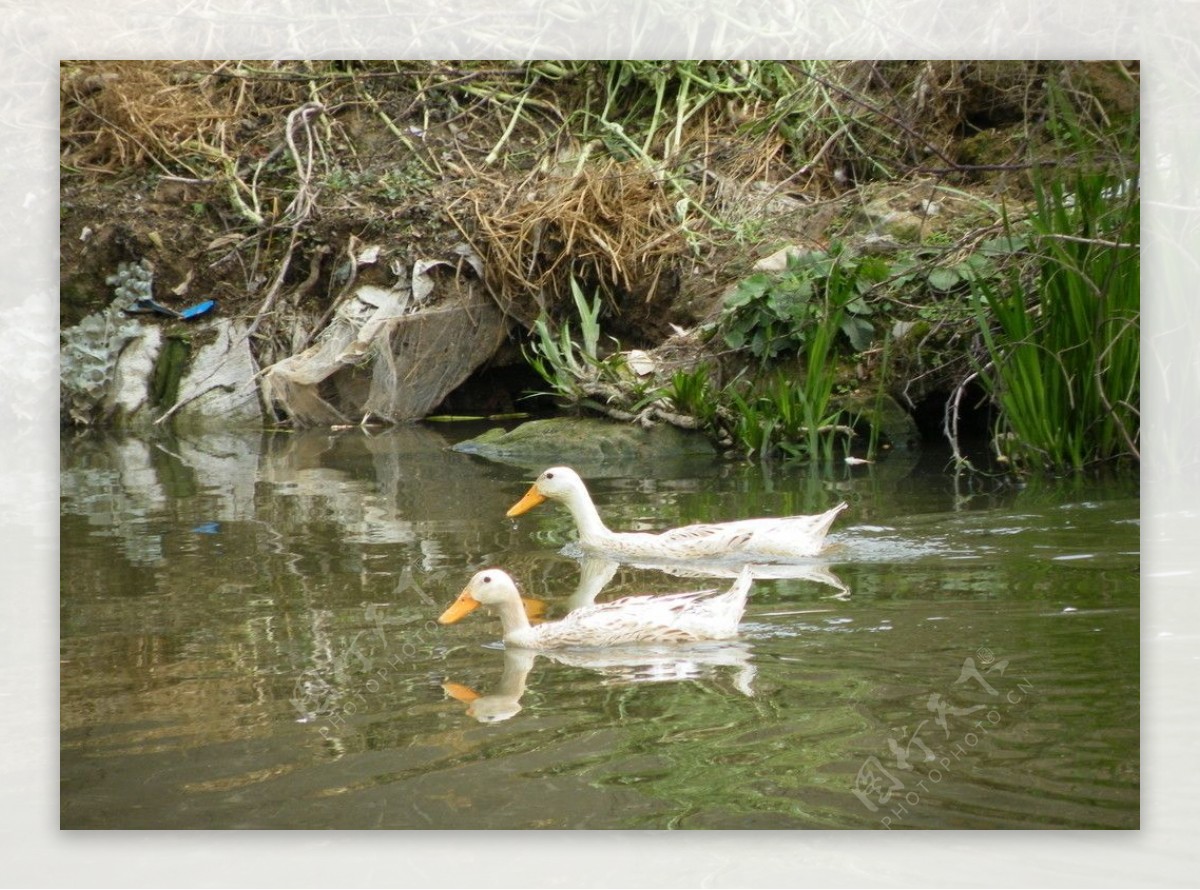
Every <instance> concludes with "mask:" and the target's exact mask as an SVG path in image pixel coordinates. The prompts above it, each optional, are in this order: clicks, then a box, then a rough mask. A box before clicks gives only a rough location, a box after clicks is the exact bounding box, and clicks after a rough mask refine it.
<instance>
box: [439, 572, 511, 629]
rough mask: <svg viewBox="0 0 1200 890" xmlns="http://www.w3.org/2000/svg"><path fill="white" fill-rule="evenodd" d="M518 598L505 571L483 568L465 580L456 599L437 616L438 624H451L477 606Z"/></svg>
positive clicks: (496, 603) (491, 604)
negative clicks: (465, 583) (464, 584)
mask: <svg viewBox="0 0 1200 890" xmlns="http://www.w3.org/2000/svg"><path fill="white" fill-rule="evenodd" d="M520 599H521V595H520V594H519V593H518V592H517V585H516V584H515V583H514V582H513V579H512V578H510V577H509V576H508V573H507V572H502V571H501V570H500V569H484V570H483V571H482V572H476V573H475V575H474V576H473V577H472V578H471V580H470V581H469V582H467V586H466V587H465V588H463V592H462V593H460V594H459V595H458V599H456V600H455V601H454V602H453V603H452V604H451V606H450V608H448V609H447V610H446V611H445V612H443V613H442V614H441V615H440V616H439V617H438V624H453V623H454V622H456V621H459V620H461V619H462V618H464V617H466V616H467V615H469V614H470V613H471V612H472V611H473V610H474V609H475V608H477V607H478V606H496V605H499V604H501V603H505V602H520Z"/></svg>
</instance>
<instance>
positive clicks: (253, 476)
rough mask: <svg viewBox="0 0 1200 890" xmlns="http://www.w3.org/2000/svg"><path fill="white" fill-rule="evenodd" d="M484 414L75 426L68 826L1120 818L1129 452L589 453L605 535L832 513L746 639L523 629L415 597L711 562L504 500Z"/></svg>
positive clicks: (1134, 525) (64, 582) (70, 459)
mask: <svg viewBox="0 0 1200 890" xmlns="http://www.w3.org/2000/svg"><path fill="white" fill-rule="evenodd" d="M478 431H479V430H478V428H473V427H468V426H465V425H456V426H445V427H434V426H432V425H431V426H412V427H405V428H399V429H393V430H388V431H374V432H365V431H363V430H360V429H353V430H346V431H341V432H325V431H323V432H309V433H297V434H288V433H278V434H266V435H261V436H260V435H258V434H255V435H253V436H249V437H247V436H237V435H212V436H207V437H204V438H198V439H193V440H174V439H162V440H156V441H144V440H139V439H129V438H112V437H105V436H99V435H91V436H84V437H80V438H66V439H64V442H63V445H62V455H61V605H60V609H61V723H60V725H61V773H60V782H61V784H60V790H61V810H60V812H61V825H62V827H64V828H507V829H512V828H635V829H636V828H679V829H699V828H768V829H791V828H872V829H885V828H890V829H910V828H1136V827H1138V824H1139V751H1140V738H1139V711H1140V708H1139V704H1140V700H1139V648H1138V631H1139V579H1138V572H1139V562H1140V558H1139V491H1138V486H1137V479H1136V477H1135V476H1129V477H1118V478H1107V479H1103V480H1097V479H1093V478H1089V479H1079V478H1076V479H1066V480H1040V481H1037V482H1035V483H1030V484H1029V485H1027V486H1025V487H1023V488H1020V489H1018V488H1014V487H1011V486H1004V485H1000V484H999V483H993V482H983V481H980V480H978V479H976V480H971V479H966V478H957V479H956V478H955V477H954V476H953V475H952V474H950V473H948V472H947V471H946V455H945V454H941V453H938V452H930V451H926V452H923V453H921V454H920V455H915V454H902V453H893V454H890V455H888V456H887V457H886V459H883V460H881V461H879V462H877V463H875V464H872V465H864V466H855V467H848V466H839V467H838V468H836V469H834V470H830V471H827V472H824V473H821V472H814V471H813V470H811V469H809V468H806V467H804V466H789V465H774V466H766V467H764V466H762V465H759V464H757V463H743V462H740V461H729V460H722V459H717V458H702V459H696V458H691V459H688V460H680V461H671V460H650V459H647V460H646V461H644V462H631V463H625V464H620V465H612V464H610V465H606V466H596V467H578V469H580V471H581V473H582V474H583V475H584V476H585V478H587V479H588V480H589V483H590V487H591V490H592V494H593V497H594V498H595V500H596V503H597V505H598V507H599V509H600V512H601V514H602V515H603V516H604V517H605V518H606V519H607V520H608V522H609V524H610V526H612V527H613V528H616V529H622V530H628V529H634V528H645V529H655V528H666V527H671V526H676V525H682V524H686V523H689V522H697V521H713V520H724V519H736V518H745V517H749V516H765V515H786V514H790V513H813V512H819V511H822V510H824V509H827V508H828V507H830V506H832V505H833V504H835V503H837V502H838V501H839V500H846V501H847V502H849V504H850V509H849V510H848V511H846V513H844V514H843V515H842V517H841V518H840V519H839V520H838V522H837V524H836V525H835V527H834V531H833V533H832V535H831V537H830V547H829V549H828V551H827V553H826V554H825V555H823V556H822V558H821V559H819V560H814V561H813V562H812V564H810V565H806V566H803V567H801V568H800V570H797V571H794V572H792V573H791V576H790V577H764V578H759V579H757V580H756V581H755V584H754V587H753V589H752V591H751V595H750V601H749V605H748V608H747V611H746V615H745V617H744V619H743V624H742V633H741V636H740V638H739V639H738V640H736V641H731V642H727V643H719V644H718V643H712V644H705V645H693V646H684V647H674V648H672V647H642V648H641V649H632V650H631V649H623V650H619V651H611V652H601V653H582V652H570V653H563V654H557V655H553V656H549V655H536V656H534V655H531V654H526V653H521V652H514V651H508V652H506V651H505V650H504V648H503V647H502V645H501V644H500V643H499V642H498V640H499V636H500V632H499V631H500V629H499V622H498V620H497V619H496V618H495V617H494V616H492V615H489V614H487V613H485V612H484V611H483V610H479V611H478V612H476V613H474V614H472V615H470V616H469V617H468V618H466V619H465V620H464V621H462V622H460V623H459V624H455V625H452V626H446V627H443V626H440V625H437V624H436V623H435V619H436V618H437V616H438V615H439V614H440V613H441V611H442V610H443V609H444V608H445V607H446V606H447V605H448V604H449V603H450V602H451V601H452V600H453V598H454V597H455V596H456V595H457V594H458V592H459V591H460V590H461V589H462V587H463V585H464V584H465V583H466V581H467V580H468V579H469V578H470V576H471V574H472V573H474V572H475V571H476V570H478V569H479V568H482V567H488V566H501V567H503V568H505V569H506V570H507V571H508V572H509V573H510V574H512V575H513V577H514V578H516V579H517V581H518V582H519V583H520V584H521V585H522V588H523V592H524V593H525V595H526V596H529V597H532V598H536V599H539V600H542V601H543V602H544V603H545V607H546V609H547V612H548V617H550V618H553V617H555V616H559V615H561V614H563V613H564V612H566V611H567V610H568V609H569V608H570V607H571V606H572V605H573V604H575V603H578V602H580V601H585V600H590V599H592V598H596V599H598V600H599V601H604V600H607V599H610V598H613V597H615V596H620V595H627V594H631V593H642V592H669V591H675V590H688V589H699V588H703V587H711V586H725V585H727V584H728V583H729V580H728V578H719V577H718V578H713V577H700V578H697V577H685V576H681V575H679V574H668V573H666V572H662V571H658V570H654V569H649V568H638V567H631V566H614V565H606V564H603V563H595V562H587V561H580V560H577V559H576V558H574V557H573V555H572V551H571V548H570V546H569V545H570V542H571V540H572V538H573V528H572V525H571V522H570V519H569V517H568V515H567V514H566V512H565V510H563V509H562V508H561V507H558V506H556V505H554V504H545V505H543V506H541V507H539V508H537V509H536V510H534V511H532V512H530V513H528V514H526V515H525V516H523V517H521V518H520V519H518V520H509V519H506V518H504V513H505V510H506V509H507V508H508V507H509V506H511V505H512V504H513V503H514V502H515V501H516V500H517V499H518V498H519V497H520V496H521V495H522V494H523V493H524V491H525V490H526V488H527V487H528V484H529V481H530V480H531V479H532V477H533V476H534V475H536V471H537V470H538V469H540V467H520V466H508V465H505V464H500V463H492V462H488V461H485V460H482V459H480V458H477V457H473V456H468V455H464V454H459V453H456V452H453V451H450V450H449V448H448V446H449V445H450V444H451V443H453V442H455V441H458V440H461V439H465V438H468V437H469V436H471V435H474V434H476V433H477V432H478ZM776 574H785V573H776Z"/></svg>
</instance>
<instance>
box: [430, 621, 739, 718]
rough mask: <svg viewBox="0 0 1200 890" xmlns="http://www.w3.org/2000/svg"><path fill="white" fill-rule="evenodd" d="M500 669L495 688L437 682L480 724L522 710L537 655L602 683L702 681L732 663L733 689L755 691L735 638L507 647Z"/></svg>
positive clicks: (507, 716) (512, 714)
mask: <svg viewBox="0 0 1200 890" xmlns="http://www.w3.org/2000/svg"><path fill="white" fill-rule="evenodd" d="M503 655H504V672H503V673H502V674H501V675H500V681H499V682H498V683H497V684H496V686H495V688H494V689H493V690H492V691H491V692H489V693H487V694H486V695H481V694H480V693H478V692H476V691H475V690H473V689H471V688H470V687H468V686H464V685H463V684H461V683H454V682H450V681H447V682H445V683H443V684H442V689H443V691H445V693H446V694H447V695H448V696H450V697H451V698H453V699H454V700H455V701H459V702H462V703H463V704H465V705H466V706H467V708H466V713H467V716H468V717H471V718H472V719H474V720H478V721H479V722H480V723H500V722H501V721H504V720H508V719H509V718H511V717H515V716H516V715H517V714H518V713H520V711H521V696H523V695H524V694H525V688H526V679H527V677H528V676H529V672H530V671H531V670H532V669H533V665H534V662H535V661H536V660H537V658H538V656H539V655H540V656H541V657H543V658H548V659H550V660H551V661H554V662H557V663H559V664H563V665H567V666H570V667H583V668H588V669H590V670H594V671H597V672H599V673H601V674H603V675H604V677H603V679H602V680H601V684H602V685H618V684H627V683H670V682H675V681H679V680H691V681H695V680H706V679H713V678H715V677H716V676H717V674H718V671H717V670H716V669H717V668H721V667H732V668H735V671H734V674H733V678H732V685H733V688H734V689H736V690H737V691H738V692H740V693H741V694H742V695H745V696H747V697H753V695H754V688H753V683H754V678H755V675H756V673H757V668H756V667H755V665H754V660H753V656H752V653H751V646H750V644H749V643H745V642H742V641H740V640H724V641H720V642H713V641H710V642H704V643H675V644H671V645H658V646H654V645H651V646H645V645H642V646H626V647H623V648H618V649H598V650H595V651H588V650H586V649H569V650H568V649H556V650H552V651H546V652H537V651H534V650H533V649H515V648H506V649H505V650H504V653H503Z"/></svg>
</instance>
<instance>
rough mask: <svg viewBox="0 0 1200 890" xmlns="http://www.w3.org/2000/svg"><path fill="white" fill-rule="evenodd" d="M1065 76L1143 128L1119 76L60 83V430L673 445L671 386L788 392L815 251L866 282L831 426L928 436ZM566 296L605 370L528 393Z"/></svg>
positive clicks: (564, 312) (1095, 101)
mask: <svg viewBox="0 0 1200 890" xmlns="http://www.w3.org/2000/svg"><path fill="white" fill-rule="evenodd" d="M1053 84H1058V85H1066V86H1069V87H1070V88H1071V90H1073V91H1074V92H1072V93H1071V95H1073V96H1078V97H1085V98H1086V101H1084V99H1083V98H1081V99H1080V107H1081V108H1084V107H1086V108H1087V109H1090V111H1088V112H1087V113H1088V114H1092V115H1098V116H1100V117H1103V118H1105V119H1112V120H1115V119H1119V118H1121V117H1122V116H1128V115H1130V114H1132V113H1135V112H1136V105H1137V69H1136V66H1134V65H1126V64H1121V63H986V64H983V63H966V62H947V63H886V64H885V63H825V64H822V65H816V64H815V63H658V64H652V63H633V62H631V63H617V62H610V63H549V62H545V63H532V64H528V65H513V66H509V67H505V66H497V65H489V66H482V65H478V64H471V63H462V64H460V65H457V66H454V65H448V64H440V65H433V64H431V63H330V64H328V65H326V66H323V67H319V68H313V67H311V66H309V65H307V63H287V64H282V63H281V64H278V65H270V66H266V65H264V66H262V67H259V68H254V67H251V66H250V65H249V64H247V63H199V62H181V63H166V62H161V63H160V62H141V63H135V62H111V63H99V62H97V63H70V64H67V65H64V68H63V77H62V91H61V99H62V111H63V137H62V139H63V158H64V173H63V178H62V222H61V247H62V291H61V295H62V299H61V318H62V325H63V331H64V337H63V359H64V360H63V408H62V418H63V423H64V424H67V425H121V426H129V427H135V428H145V429H152V428H154V427H155V426H161V425H163V424H175V425H189V426H205V425H222V424H225V425H250V426H253V425H275V424H286V425H294V426H310V425H329V424H342V423H360V422H363V421H364V420H367V421H372V420H374V421H382V422H389V423H399V422H405V421H409V420H414V419H420V418H422V417H426V416H429V415H431V414H438V413H448V412H450V413H458V414H462V413H469V414H484V415H486V414H495V413H500V412H511V411H514V410H532V411H533V412H535V413H545V412H549V411H554V410H557V409H558V408H559V407H561V406H563V405H569V406H570V407H571V408H572V409H574V410H583V411H584V412H586V413H593V414H607V415H608V416H610V417H613V418H618V419H622V420H631V421H636V422H639V423H643V424H652V423H658V424H667V425H675V426H681V427H687V426H689V424H691V425H696V414H697V411H698V410H699V409H698V408H697V406H686V408H685V406H683V405H681V404H680V403H681V401H682V398H681V397H680V393H679V391H678V384H679V382H680V380H681V378H679V377H678V376H677V375H680V374H683V375H689V374H691V375H704V376H705V377H707V378H709V379H711V381H712V383H713V386H715V387H717V388H719V389H722V390H723V389H726V388H729V387H731V386H733V387H736V386H738V385H740V382H741V381H747V380H751V379H754V380H757V379H759V378H763V377H764V375H768V374H770V373H775V372H781V373H783V374H791V375H793V376H795V377H796V378H797V379H805V375H806V372H805V369H804V366H803V356H804V354H805V350H806V349H807V348H808V347H807V345H806V343H805V342H803V338H799V337H796V336H793V335H794V334H795V331H797V330H800V328H799V324H800V322H801V321H803V322H804V323H805V324H807V323H808V321H809V318H808V316H805V315H803V313H804V312H808V311H809V310H808V309H807V308H805V307H802V306H800V307H799V308H798V305H799V304H798V303H797V302H796V300H795V293H796V292H800V290H799V288H802V287H803V286H805V285H806V283H807V282H809V281H812V282H816V283H817V284H818V285H820V286H822V287H827V286H828V273H827V272H822V271H820V268H819V267H820V263H821V262H823V260H822V258H823V257H825V258H828V257H831V256H832V257H835V258H845V259H844V260H842V259H839V260H838V262H839V263H840V264H841V265H842V267H843V268H849V266H848V265H847V264H850V263H852V264H853V269H854V271H855V274H857V275H860V276H861V281H862V282H865V284H861V285H860V286H861V288H862V294H861V297H862V299H861V300H859V301H858V302H857V303H855V304H853V305H852V306H851V307H850V311H849V312H848V315H847V318H848V321H846V322H844V323H842V324H841V325H840V328H839V330H838V331H836V332H835V334H836V338H837V340H836V342H835V343H834V344H832V349H831V352H830V359H829V363H830V367H831V368H832V369H833V371H834V373H835V378H836V379H835V381H834V387H835V391H834V395H835V396H836V397H837V400H838V404H852V405H856V406H858V408H857V409H856V410H857V414H856V416H857V417H858V418H859V419H860V420H861V422H862V424H863V425H864V428H863V429H861V430H859V431H858V435H859V436H860V437H865V438H872V437H873V436H875V435H877V434H881V435H882V436H883V437H884V438H886V439H889V440H895V442H896V443H897V444H899V443H900V441H901V440H904V441H905V442H906V443H911V441H912V440H913V439H914V438H916V439H919V438H920V436H921V435H923V434H924V435H930V434H933V435H936V434H937V432H938V430H937V427H938V425H939V424H940V416H939V415H940V414H941V413H942V411H943V409H944V405H945V402H946V400H947V398H948V397H949V395H950V393H951V392H953V391H955V389H956V388H959V387H960V384H961V383H962V382H963V380H964V379H966V378H967V377H968V376H969V375H970V374H971V373H972V372H973V371H974V370H975V366H973V365H972V362H971V360H970V353H971V349H972V338H973V337H975V336H976V333H975V325H976V320H975V319H974V317H973V314H972V312H971V310H970V307H969V306H968V305H967V304H966V302H965V300H964V295H963V290H962V283H963V280H964V276H965V275H966V274H967V271H968V267H969V265H970V262H971V258H972V257H982V260H980V262H981V263H984V262H986V263H990V264H992V265H993V266H996V265H998V264H1000V263H1001V262H1002V261H1003V260H1004V258H1005V257H1004V256H1002V254H1003V253H1004V251H1003V250H996V244H997V240H996V239H997V236H998V235H1000V234H1002V223H1003V221H1004V220H1006V219H1013V218H1019V217H1020V215H1021V214H1022V212H1023V211H1024V208H1025V207H1026V205H1027V202H1028V200H1029V195H1030V193H1029V191H1028V176H1029V172H1030V170H1031V169H1032V167H1033V165H1034V162H1041V161H1043V160H1044V161H1046V162H1047V163H1052V162H1054V158H1053V157H1051V155H1050V152H1049V149H1048V148H1047V146H1048V145H1049V140H1048V137H1047V133H1046V131H1045V127H1046V114H1045V109H1046V103H1047V101H1048V100H1047V99H1046V96H1047V90H1048V85H1053ZM818 96H823V97H825V98H823V99H820V100H818V98H817V97H818ZM1031 97H1033V98H1032V99H1031ZM150 112H154V113H153V114H152V113H150ZM146 121H153V123H152V124H147V123H146ZM834 121H839V123H834ZM1039 152H1040V154H1039ZM989 249H990V250H991V252H990V253H989V252H988V250H989ZM789 258H790V259H789ZM805 263H807V264H808V265H805ZM122 266H125V267H127V268H128V267H133V266H136V267H137V268H141V269H145V270H148V273H149V284H150V287H149V290H148V291H147V292H146V293H145V294H143V295H142V296H140V297H139V296H138V295H135V294H132V293H131V292H128V291H126V292H118V291H119V287H118V286H117V285H114V284H113V283H112V282H111V279H112V278H113V276H114V274H115V273H116V271H117V270H118V269H119V268H121V267H122ZM981 268H984V267H983V266H982V265H977V266H975V267H974V271H978V270H979V269H981ZM814 270H816V271H814ZM880 270H886V271H885V272H881V271H880ZM787 275H791V276H792V278H793V279H794V281H798V282H799V284H798V285H797V286H796V288H793V289H792V290H787V291H786V292H785V289H783V288H782V287H781V285H779V281H781V280H782V277H784V276H787ZM806 276H807V277H806ZM822 276H824V277H822ZM747 282H751V284H750V285H748V284H747ZM755 282H757V283H755ZM791 286H792V285H789V287H791ZM576 287H577V288H578V291H579V292H580V293H582V294H584V295H585V297H586V299H587V301H588V302H587V303H586V305H587V306H588V307H589V308H590V309H592V310H594V315H593V316H592V318H591V322H592V324H593V325H594V328H595V330H594V331H593V332H592V333H593V337H592V339H593V340H594V344H593V346H594V348H593V354H591V355H585V356H583V358H582V359H581V361H583V362H584V364H585V365H587V363H588V362H592V363H594V364H593V365H592V366H589V367H585V368H584V373H582V374H580V375H576V376H577V378H578V379H575V380H567V381H566V384H567V385H566V386H559V387H556V386H547V385H546V380H545V379H544V375H543V376H542V377H539V376H538V374H537V373H535V371H536V368H535V367H534V363H532V362H531V361H530V358H531V357H534V358H536V357H538V356H541V357H543V358H545V357H546V352H545V351H544V350H545V338H544V337H543V338H542V339H541V340H540V341H539V330H538V324H539V323H541V325H543V332H544V333H545V334H548V335H549V336H550V338H551V339H553V340H554V341H555V342H557V343H559V344H565V345H566V346H568V347H569V346H570V345H571V344H572V343H573V342H575V341H581V340H582V339H583V338H584V333H585V331H584V327H585V321H586V320H587V319H585V318H583V317H582V315H583V313H581V311H580V304H579V302H578V301H577V300H573V299H572V294H573V291H574V289H575V288H576ZM754 288H758V291H757V293H751V291H753V290H754ZM772 288H773V289H772ZM146 298H149V299H151V300H152V301H153V304H154V306H155V307H161V309H162V310H163V311H154V310H153V307H152V309H151V311H149V312H139V313H136V314H133V313H131V312H130V310H131V309H132V308H134V307H135V306H136V304H137V300H138V299H146ZM210 301H211V308H210V309H209V310H207V311H206V312H205V313H203V314H200V315H197V316H195V317H179V313H184V314H186V312H187V311H188V310H190V309H194V308H195V307H198V306H203V305H205V304H208V303H209V302H210ZM737 301H741V302H737ZM785 303H786V304H787V306H786V307H785V308H786V310H787V312H790V313H791V314H790V315H786V314H784V313H783V310H781V308H780V307H781V306H783V305H784V304H785ZM848 305H850V304H848ZM734 310H738V311H737V312H735V311H734ZM772 313H774V314H772ZM811 315H812V318H813V319H816V318H817V317H818V313H817V311H816V310H812V311H811ZM851 316H852V317H851ZM783 322H788V323H792V322H794V325H793V327H792V328H790V329H789V328H787V325H786V324H783ZM851 322H853V323H851ZM564 335H565V338H564ZM789 337H791V339H789ZM539 346H540V347H541V348H542V350H543V351H541V352H539V351H538V347H539ZM592 371H595V373H594V374H592ZM589 374H591V375H592V376H591V377H589ZM593 378H594V379H593ZM575 389H578V390H579V391H578V392H575ZM538 391H549V392H550V395H549V396H544V397H540V398H539V397H532V398H531V397H530V393H536V392H538ZM959 396H960V398H961V389H959ZM965 401H966V402H967V403H969V404H972V405H974V404H977V403H978V402H979V401H980V400H979V399H978V398H975V399H967V400H965ZM897 412H900V413H901V414H906V415H908V421H907V422H903V421H901V422H898V418H897ZM885 414H886V415H887V417H886V418H885V416H884V415H885ZM968 422H970V419H969V418H968ZM985 422H986V421H985V420H982V419H981V420H980V423H985ZM718 439H719V437H718ZM718 444H720V443H719V442H718ZM725 444H728V443H725Z"/></svg>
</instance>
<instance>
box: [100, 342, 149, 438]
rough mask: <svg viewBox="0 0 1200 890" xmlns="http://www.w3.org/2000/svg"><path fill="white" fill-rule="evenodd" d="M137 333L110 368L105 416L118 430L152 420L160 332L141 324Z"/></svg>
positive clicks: (143, 424) (141, 424)
mask: <svg viewBox="0 0 1200 890" xmlns="http://www.w3.org/2000/svg"><path fill="white" fill-rule="evenodd" d="M140 331H141V332H140V334H139V335H138V336H136V337H134V338H133V339H132V340H130V341H129V342H127V343H126V344H125V347H124V348H123V349H122V350H121V354H120V355H119V356H118V357H117V361H116V367H115V368H114V369H113V377H112V384H111V385H110V387H109V391H108V395H107V398H106V404H105V412H104V413H105V415H107V416H109V417H111V418H112V423H113V424H114V425H116V426H118V427H123V428H132V427H142V426H148V425H149V424H150V423H152V422H153V421H154V418H153V416H152V414H153V412H152V411H151V410H150V408H151V402H152V393H151V390H152V388H153V387H152V385H151V384H152V381H153V380H154V368H155V365H156V364H157V363H158V357H159V353H160V352H161V351H162V343H163V336H162V329H161V328H159V327H157V326H154V325H141V326H140Z"/></svg>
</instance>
